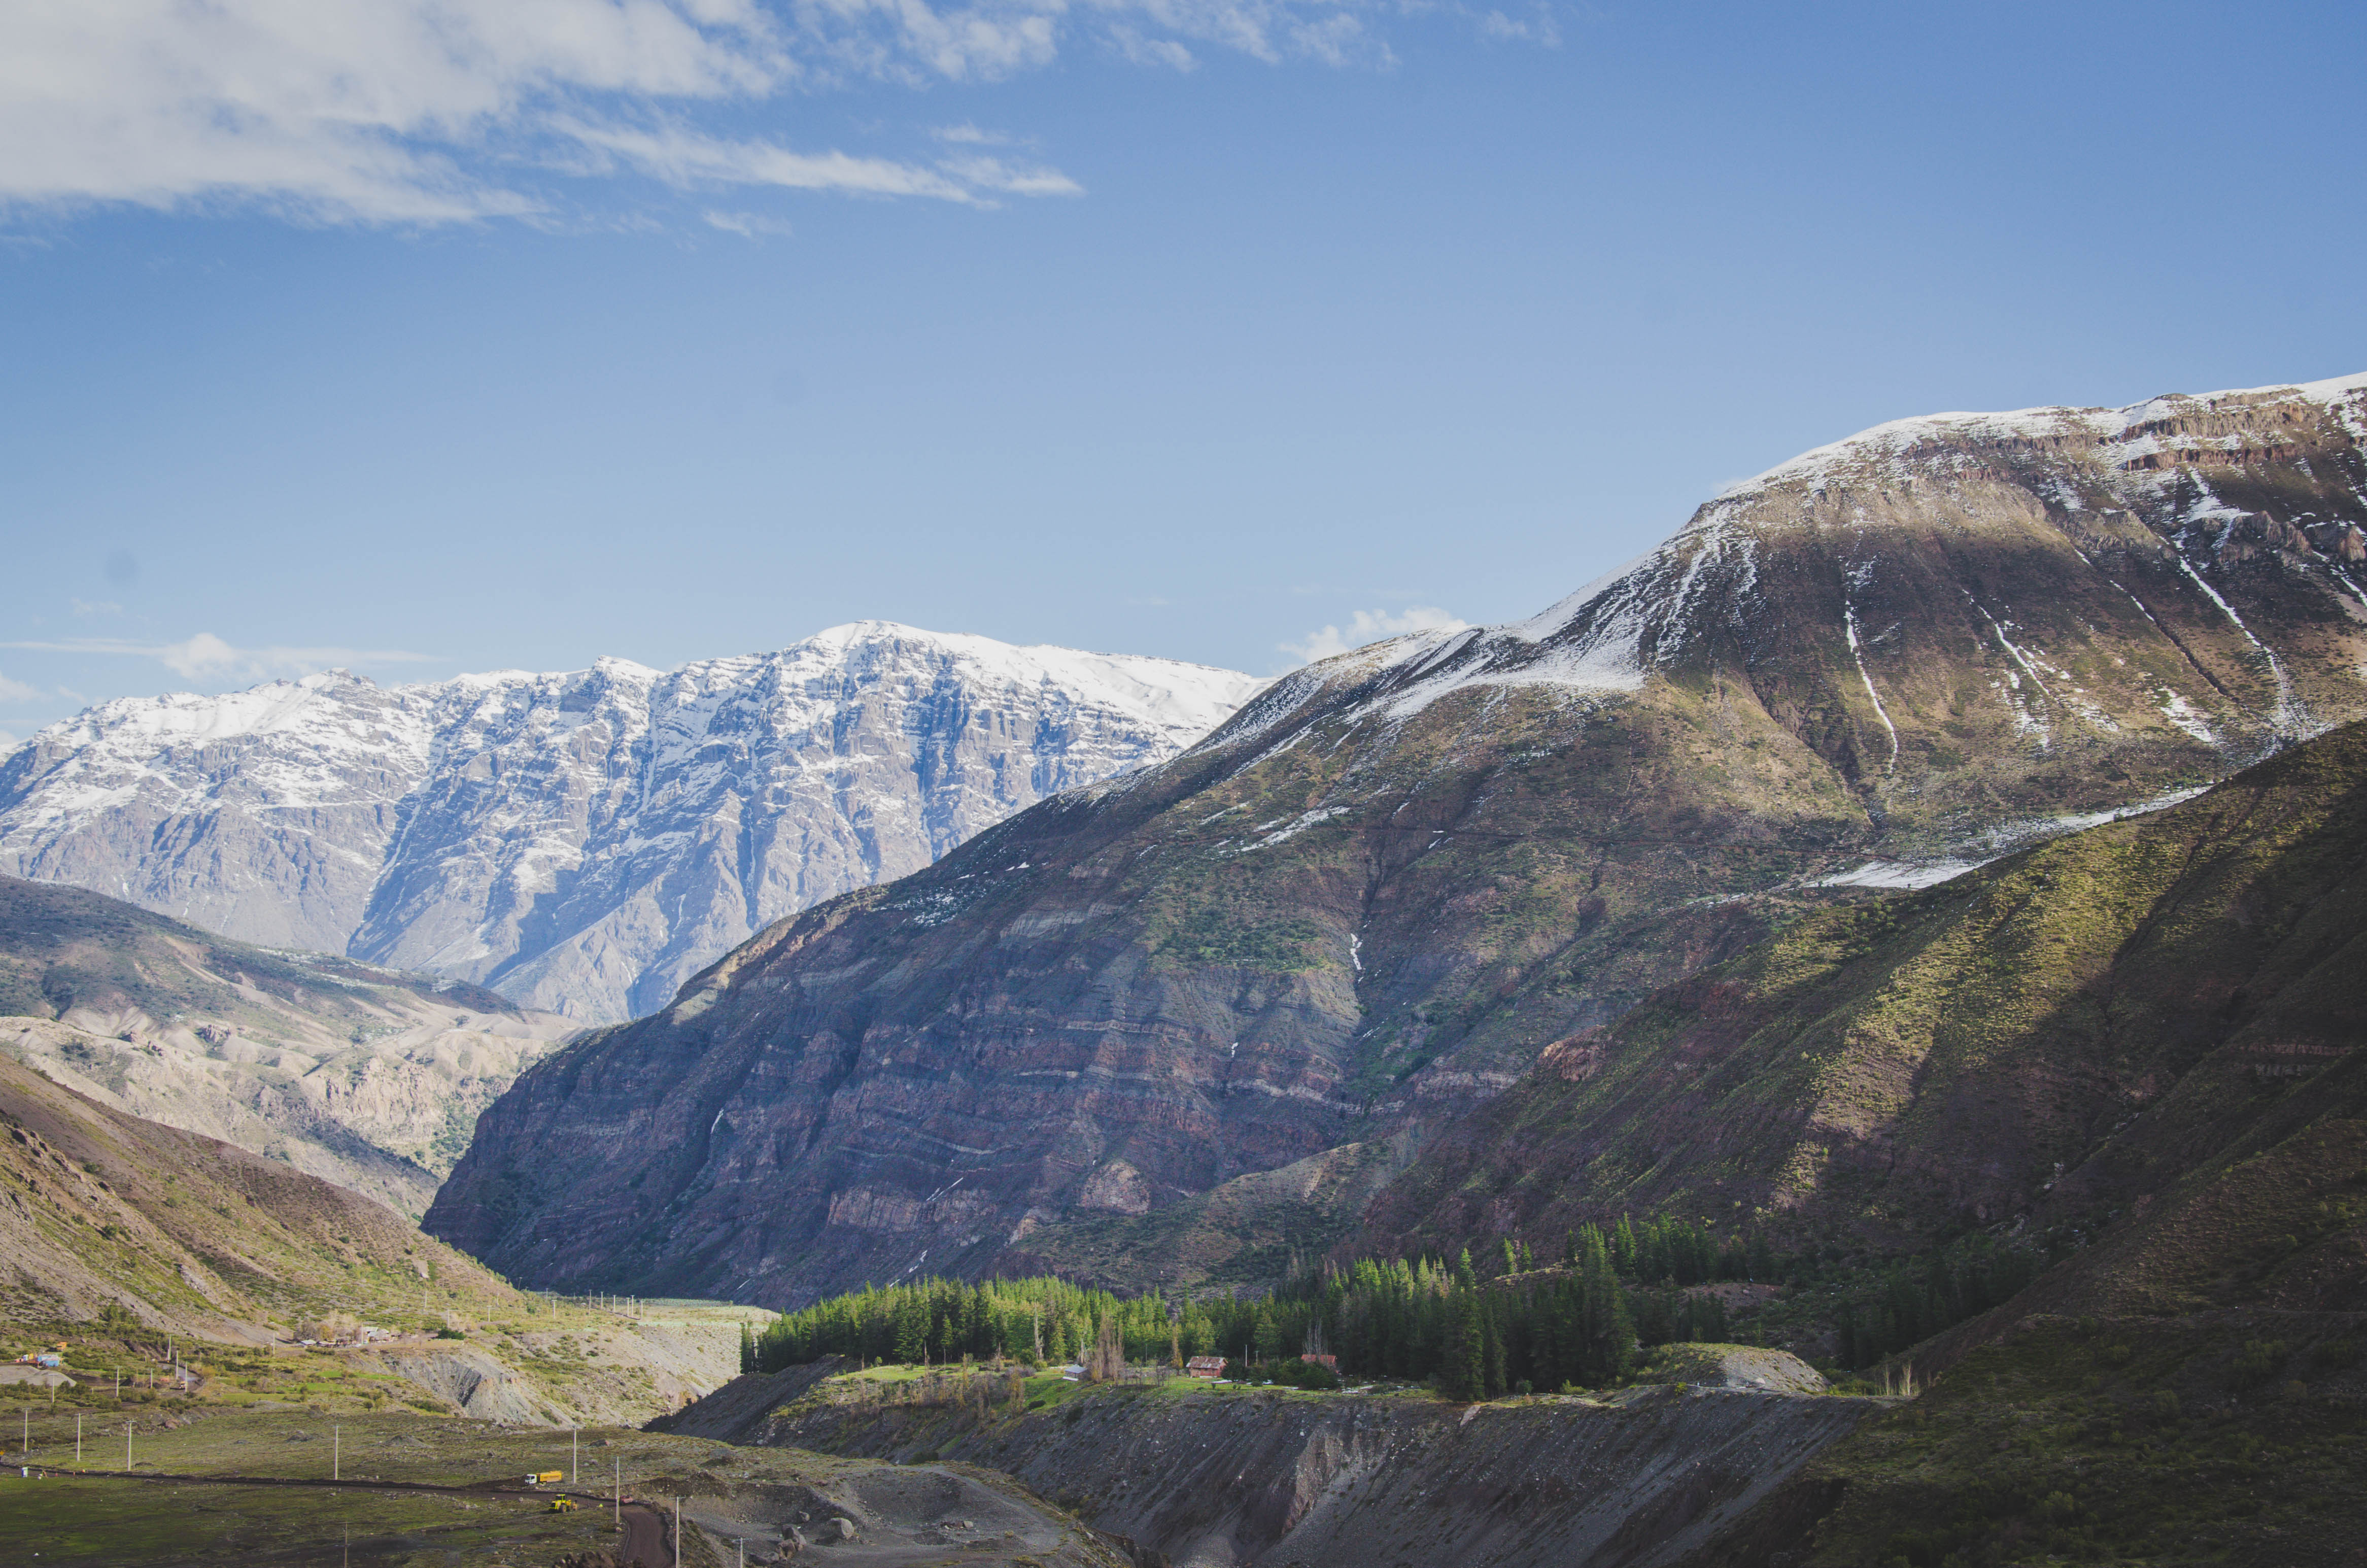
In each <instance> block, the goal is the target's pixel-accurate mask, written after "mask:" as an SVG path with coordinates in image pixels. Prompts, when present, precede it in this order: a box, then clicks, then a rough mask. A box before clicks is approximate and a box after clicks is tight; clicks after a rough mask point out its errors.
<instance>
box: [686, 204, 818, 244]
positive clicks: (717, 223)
mask: <svg viewBox="0 0 2367 1568" xmlns="http://www.w3.org/2000/svg"><path fill="white" fill-rule="evenodd" d="M699 216H700V217H701V218H703V219H705V220H706V221H707V225H708V227H709V228H711V229H720V230H722V231H723V232H724V233H727V234H737V235H739V236H740V237H741V238H742V239H744V240H753V239H761V238H762V237H764V235H766V234H780V235H787V234H791V233H796V231H795V230H793V229H791V228H790V227H789V225H788V224H787V222H783V221H782V220H780V219H778V218H767V217H766V216H764V214H763V213H762V212H719V211H717V210H714V209H713V208H709V209H708V210H706V211H704V212H701V213H700V214H699Z"/></svg>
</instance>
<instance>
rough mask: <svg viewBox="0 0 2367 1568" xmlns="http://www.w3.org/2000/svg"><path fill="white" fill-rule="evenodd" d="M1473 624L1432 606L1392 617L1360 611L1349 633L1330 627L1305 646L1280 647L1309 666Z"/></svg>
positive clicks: (1312, 633)
mask: <svg viewBox="0 0 2367 1568" xmlns="http://www.w3.org/2000/svg"><path fill="white" fill-rule="evenodd" d="M1470 624H1471V623H1470V622H1469V621H1467V620H1463V619H1457V618H1456V617H1455V616H1451V615H1449V614H1447V613H1446V612H1445V611H1444V610H1443V609H1439V608H1436V607H1434V606H1430V605H1414V606H1411V607H1410V608H1406V609H1404V610H1400V611H1399V612H1398V613H1397V614H1395V615H1391V614H1390V613H1389V612H1388V611H1387V610H1382V609H1360V610H1358V611H1357V612H1356V613H1355V614H1354V615H1353V616H1351V617H1349V618H1348V625H1347V628H1346V630H1344V631H1343V630H1342V629H1341V628H1339V627H1337V626H1327V627H1324V628H1323V629H1322V630H1320V631H1310V632H1308V634H1307V640H1306V641H1305V642H1284V643H1281V644H1279V646H1280V647H1281V649H1282V651H1283V652H1284V653H1291V654H1295V655H1297V657H1298V658H1299V659H1301V660H1303V661H1304V662H1306V663H1308V664H1310V665H1311V664H1313V663H1315V661H1317V660H1318V659H1328V658H1330V657H1331V656H1332V655H1333V654H1335V653H1346V652H1347V651H1348V650H1349V649H1351V648H1361V647H1363V646H1364V645H1365V643H1367V642H1379V641H1380V640H1381V639H1382V638H1384V637H1399V636H1403V635H1404V634H1405V633H1406V632H1409V631H1462V630H1463V629H1464V628H1465V627H1467V626H1468V625H1470Z"/></svg>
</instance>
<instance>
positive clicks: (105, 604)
mask: <svg viewBox="0 0 2367 1568" xmlns="http://www.w3.org/2000/svg"><path fill="white" fill-rule="evenodd" d="M66 603H67V604H69V605H71V606H73V607H74V613H75V614H76V615H121V614H122V613H123V607H122V606H121V605H119V604H117V603H116V602H115V601H114V600H113V599H68V600H67V601H66Z"/></svg>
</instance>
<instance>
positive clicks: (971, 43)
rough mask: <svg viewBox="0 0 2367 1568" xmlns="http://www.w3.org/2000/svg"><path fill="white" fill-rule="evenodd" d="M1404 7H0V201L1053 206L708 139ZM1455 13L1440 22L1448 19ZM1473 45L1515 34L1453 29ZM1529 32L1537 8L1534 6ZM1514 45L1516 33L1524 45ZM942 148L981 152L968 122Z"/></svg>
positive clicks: (69, 0) (444, 0) (1006, 181)
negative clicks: (613, 180)
mask: <svg viewBox="0 0 2367 1568" xmlns="http://www.w3.org/2000/svg"><path fill="white" fill-rule="evenodd" d="M1409 9H1410V8H1409V7H1407V6H1404V4H1403V0H1395V3H1391V0H1093V3H1092V4H1087V5H1078V4H1075V3H1074V0H973V3H971V4H968V5H950V6H938V5H932V4H930V3H929V0H531V3H522V0H302V3H300V4H296V3H290V0H208V3H207V4H203V5H193V4H189V3H188V0H10V3H9V4H7V5H6V6H0V204H7V205H12V206H15V207H17V208H19V209H23V208H37V209H66V210H72V209H74V208H75V207H78V206H83V205H87V204H90V203H104V202H123V203H132V204H137V205H141V206H146V207H153V208H162V209H181V208H190V207H198V208H201V209H202V208H208V207H214V206H221V205H224V204H243V205H258V204H259V205H261V206H264V207H266V209H269V210H277V211H280V212H282V213H285V214H287V215H289V216H290V217H293V218H297V219H300V220H302V221H306V222H368V223H403V224H434V223H445V222H466V221H472V220H481V219H486V218H492V217H498V216H504V215H510V216H521V217H531V216H535V215H538V214H549V213H551V212H552V211H553V210H554V209H555V208H556V207H557V206H559V205H560V204H561V202H562V201H563V200H564V199H565V197H564V196H563V195H561V194H559V193H560V192H561V190H563V188H564V187H561V186H559V185H557V184H555V183H554V182H557V181H561V180H563V179H565V178H568V177H594V178H596V177H600V176H616V175H619V174H626V173H629V174H634V175H639V176H644V177H647V178H650V179H654V180H657V181H660V182H662V183H663V184H668V185H679V186H686V187H694V188H703V187H715V186H758V187H762V186H775V187H787V188H791V189H797V190H805V191H846V192H854V193H862V194H867V195H874V196H888V197H924V198H932V199H943V200H954V201H971V202H980V201H984V200H987V199H991V196H992V195H994V194H1002V195H1010V196H1066V195H1073V194H1075V193H1076V191H1077V188H1078V187H1077V186H1076V184H1075V182H1074V181H1073V180H1070V178H1069V177H1068V176H1065V175H1062V174H1060V173H1059V172H1058V171H1057V170H1052V169H1048V168H1014V167H1009V166H1006V165H1002V164H1001V163H998V162H996V161H994V160H991V159H990V160H984V161H982V162H975V163H970V164H963V165H941V164H937V163H934V162H932V161H930V160H926V159H905V158H893V157H876V156H864V155H859V154H854V153H845V152H842V151H838V150H835V149H823V150H819V151H810V150H804V149H799V148H796V147H792V146H790V145H787V142H784V141H782V140H780V139H777V138H774V137H761V136H760V137H750V136H747V135H745V134H742V135H737V136H724V135H719V134H717V133H716V132H714V131H710V130H708V129H706V128H703V127H702V126H700V125H699V124H698V123H697V120H698V117H699V116H701V115H702V114H707V113H710V112H730V113H734V114H742V115H743V114H744V111H745V109H746V107H747V106H748V105H750V104H752V103H762V102H766V101H776V102H779V103H782V104H785V105H786V104H791V103H794V102H796V101H797V100H796V99H795V98H792V97H790V96H789V95H791V94H798V95H810V94H811V93H813V92H816V91H820V90H823V89H826V88H828V87H830V86H831V85H833V84H837V83H844V82H848V81H853V80H858V79H863V80H873V81H885V82H895V83H903V84H907V85H913V86H926V85H930V84H932V83H942V82H989V81H995V80H1000V79H1002V78H1006V77H1010V76H1013V75H1015V74H1020V73H1023V72H1026V71H1033V70H1037V69H1041V68H1042V67H1044V66H1046V65H1048V64H1049V63H1051V62H1053V61H1054V60H1055V59H1057V58H1058V57H1059V54H1060V53H1061V51H1062V50H1063V49H1064V48H1065V47H1068V46H1069V45H1070V44H1071V43H1075V42H1079V41H1083V42H1087V43H1090V44H1092V45H1094V46H1097V47H1100V48H1102V49H1104V50H1105V51H1108V52H1109V53H1111V54H1113V55H1116V56H1117V57H1119V58H1122V59H1127V60H1132V61H1137V62H1144V63H1150V64H1156V65H1159V66H1162V67H1166V68H1172V69H1189V68H1190V67H1191V66H1192V64H1193V63H1194V62H1195V53H1194V51H1195V50H1199V49H1209V50H1222V51H1234V52H1238V53H1241V54H1247V55H1250V56H1251V57H1254V58H1256V59H1260V60H1266V61H1275V62H1280V61H1286V60H1294V59H1297V60H1309V61H1316V62H1323V63H1326V64H1330V65H1335V66H1338V65H1359V64H1367V65H1379V64H1386V63H1387V62H1388V61H1389V59H1390V58H1391V56H1390V53H1389V50H1388V46H1387V41H1386V40H1384V39H1382V38H1381V37H1380V36H1378V34H1377V33H1376V31H1375V30H1374V28H1373V27H1372V26H1370V25H1368V24H1369V20H1370V19H1374V18H1381V17H1395V16H1400V15H1404V14H1406V12H1407V11H1408V10H1409ZM1449 9H1450V10H1456V11H1459V10H1460V8H1459V7H1458V6H1449ZM1460 14H1462V15H1464V16H1465V17H1467V20H1469V21H1470V22H1471V23H1472V24H1473V25H1474V26H1476V27H1477V28H1478V30H1479V31H1481V32H1482V33H1484V34H1486V35H1488V36H1504V37H1512V36H1532V37H1534V36H1535V28H1536V27H1537V26H1538V24H1536V23H1534V22H1515V21H1513V20H1512V19H1511V18H1510V17H1506V16H1504V15H1503V14H1502V13H1499V12H1489V13H1486V14H1485V16H1484V17H1482V16H1480V15H1479V14H1478V13H1474V12H1461V13H1460ZM1538 15H1539V16H1540V17H1543V16H1544V15H1545V13H1543V12H1540V13H1538ZM1524 29H1526V30H1525V31H1524ZM938 136H939V139H940V140H941V141H943V142H946V143H948V144H954V145H967V146H974V147H975V146H991V145H1001V144H1002V138H999V137H997V136H995V135H994V134H992V133H990V132H986V131H980V130H979V128H978V127H976V126H974V125H963V126H955V127H948V128H946V129H945V130H943V131H940V132H939V133H938Z"/></svg>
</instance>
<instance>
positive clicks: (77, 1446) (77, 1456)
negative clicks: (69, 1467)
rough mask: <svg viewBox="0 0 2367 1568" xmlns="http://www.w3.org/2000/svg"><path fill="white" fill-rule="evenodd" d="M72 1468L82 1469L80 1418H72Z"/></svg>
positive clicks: (78, 1416) (77, 1416)
mask: <svg viewBox="0 0 2367 1568" xmlns="http://www.w3.org/2000/svg"><path fill="white" fill-rule="evenodd" d="M74 1468H75V1469H76V1470H80V1469H81V1468H82V1417H81V1416H80V1415H76V1416H75V1417H74Z"/></svg>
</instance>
